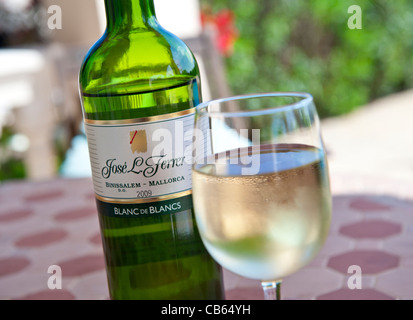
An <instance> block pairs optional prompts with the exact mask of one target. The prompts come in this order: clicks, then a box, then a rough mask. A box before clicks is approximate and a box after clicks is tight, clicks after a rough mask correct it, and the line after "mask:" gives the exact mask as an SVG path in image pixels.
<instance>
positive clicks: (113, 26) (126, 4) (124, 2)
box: [105, 0, 157, 31]
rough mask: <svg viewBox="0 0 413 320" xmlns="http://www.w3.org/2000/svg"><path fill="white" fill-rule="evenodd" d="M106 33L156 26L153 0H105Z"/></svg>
mask: <svg viewBox="0 0 413 320" xmlns="http://www.w3.org/2000/svg"><path fill="white" fill-rule="evenodd" d="M105 8H106V20H107V31H114V30H122V29H123V30H132V29H147V28H148V26H153V25H154V24H157V20H156V15H155V7H154V4H153V0H105Z"/></svg>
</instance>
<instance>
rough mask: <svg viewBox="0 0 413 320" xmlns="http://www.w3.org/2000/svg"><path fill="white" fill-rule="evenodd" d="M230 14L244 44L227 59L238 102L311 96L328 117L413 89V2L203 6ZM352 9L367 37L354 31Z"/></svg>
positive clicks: (226, 0) (279, 0)
mask: <svg viewBox="0 0 413 320" xmlns="http://www.w3.org/2000/svg"><path fill="white" fill-rule="evenodd" d="M201 4H202V5H208V6H210V7H211V8H212V10H213V12H217V11H218V10H220V9H230V10H232V11H233V12H234V14H235V17H236V21H235V23H236V27H237V29H238V31H239V39H238V40H237V42H236V43H235V50H234V53H233V54H232V55H231V56H230V57H228V58H226V67H227V74H228V82H229V84H230V87H231V89H232V92H233V93H234V94H243V93H253V92H265V91H307V92H310V93H312V94H313V95H314V97H315V100H316V105H317V108H318V111H319V114H320V116H321V117H329V116H336V115H340V114H343V113H347V112H350V111H352V110H354V109H355V108H357V107H359V106H362V105H364V104H365V103H367V102H369V101H372V100H374V99H376V98H379V97H382V96H385V95H387V94H390V93H394V92H399V91H402V90H406V89H408V88H412V87H413V72H412V69H413V1H412V0H396V1H389V0H359V1H357V0H310V1H308V0H253V1H252V0H201ZM351 5H359V6H360V7H361V9H362V27H363V29H361V30H357V29H354V30H351V29H350V28H348V20H349V18H350V17H351V16H352V13H348V9H349V7H350V6H351Z"/></svg>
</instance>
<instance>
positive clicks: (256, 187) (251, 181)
mask: <svg viewBox="0 0 413 320" xmlns="http://www.w3.org/2000/svg"><path fill="white" fill-rule="evenodd" d="M192 183H193V201H194V209H195V217H196V221H197V225H198V228H199V231H200V234H201V238H202V240H203V242H204V244H205V247H206V248H207V250H208V251H209V253H210V254H211V256H212V257H213V258H214V259H215V260H216V261H217V262H218V263H219V264H220V265H221V266H223V267H224V268H226V269H228V270H230V271H232V272H234V273H236V274H238V275H241V276H243V277H246V278H251V279H257V280H260V281H261V283H262V287H263V290H264V298H265V299H266V300H273V299H277V300H279V299H281V295H280V285H281V281H282V279H283V278H284V277H286V276H288V275H290V274H292V273H294V272H296V271H297V270H299V269H300V268H302V267H304V266H305V265H306V264H308V263H309V262H310V261H311V260H312V259H313V258H314V257H315V256H316V254H317V253H318V252H319V251H320V248H321V247H322V246H323V244H324V242H325V239H326V237H327V234H328V230H329V227H330V218H331V193H330V186H329V177H328V168H327V161H326V155H325V152H324V147H323V141H322V137H321V133H320V122H319V118H318V115H317V111H316V108H315V105H314V102H313V97H312V96H311V95H310V94H308V93H260V94H252V95H243V96H235V97H230V98H226V99H219V100H213V101H209V102H205V103H202V104H200V105H198V106H197V108H196V113H195V127H194V134H193V166H192Z"/></svg>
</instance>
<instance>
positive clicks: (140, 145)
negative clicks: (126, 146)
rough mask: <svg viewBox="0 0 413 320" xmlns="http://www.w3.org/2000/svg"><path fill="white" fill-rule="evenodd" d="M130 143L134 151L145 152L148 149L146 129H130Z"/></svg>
mask: <svg viewBox="0 0 413 320" xmlns="http://www.w3.org/2000/svg"><path fill="white" fill-rule="evenodd" d="M129 134H130V145H131V150H132V153H135V152H137V153H145V152H147V150H148V142H147V140H146V131H145V130H134V131H130V132H129Z"/></svg>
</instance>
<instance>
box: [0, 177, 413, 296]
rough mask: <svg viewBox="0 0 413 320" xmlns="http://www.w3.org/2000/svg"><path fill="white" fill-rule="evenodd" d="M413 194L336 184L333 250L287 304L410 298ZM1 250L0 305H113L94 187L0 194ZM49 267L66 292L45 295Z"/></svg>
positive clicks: (71, 182)
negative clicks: (7, 301)
mask: <svg viewBox="0 0 413 320" xmlns="http://www.w3.org/2000/svg"><path fill="white" fill-rule="evenodd" d="M411 190H413V182H412V183H408V182H406V181H404V182H402V183H401V182H400V181H398V180H397V179H394V180H392V179H389V178H384V179H380V178H378V177H368V176H361V175H357V176H351V175H342V176H339V175H335V176H333V177H332V191H333V215H332V224H331V229H330V233H329V236H328V239H327V241H326V244H325V246H324V248H323V249H322V251H321V252H320V253H319V254H318V255H317V257H316V258H315V260H314V261H313V262H311V263H310V264H309V265H308V266H306V267H305V268H303V269H302V270H300V271H298V272H297V273H295V274H293V275H291V276H289V277H287V278H285V279H284V280H283V285H282V298H283V299H289V300H295V299H296V300H303V299H322V300H326V299H328V300H330V299H374V300H376V299H385V300H388V299H409V300H410V299H413V192H412V191H411ZM0 248H1V250H0V299H79V300H91V299H92V300H95V299H108V289H107V282H106V274H105V266H104V259H103V251H102V246H101V240H100V233H99V224H98V217H97V213H96V207H95V201H94V194H93V185H92V181H91V179H90V178H77V179H62V178H59V179H55V180H50V181H15V182H7V183H4V184H2V185H0ZM52 265H58V266H60V267H61V270H62V276H63V277H62V279H63V281H62V289H60V290H50V289H49V288H48V286H47V282H48V279H49V277H50V276H51V274H49V273H48V269H49V267H50V266H52ZM351 266H356V267H351ZM357 267H360V268H359V270H358V271H361V278H358V279H356V278H355V277H354V276H355V275H357V274H358V273H357V272H356V271H357V269H354V268H357ZM355 270H356V271H355ZM356 280H357V281H356ZM360 280H361V281H360ZM224 284H225V289H226V298H227V299H240V300H244V299H247V300H254V299H262V298H263V294H262V292H261V288H260V284H259V282H258V281H254V280H249V279H245V278H242V277H239V276H237V275H234V274H232V273H231V272H229V271H227V270H224ZM357 284H358V285H361V288H359V289H358V288H357V287H356V288H354V287H355V286H356V285H357ZM351 288H353V289H351Z"/></svg>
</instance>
